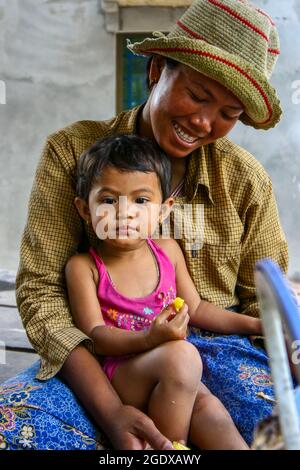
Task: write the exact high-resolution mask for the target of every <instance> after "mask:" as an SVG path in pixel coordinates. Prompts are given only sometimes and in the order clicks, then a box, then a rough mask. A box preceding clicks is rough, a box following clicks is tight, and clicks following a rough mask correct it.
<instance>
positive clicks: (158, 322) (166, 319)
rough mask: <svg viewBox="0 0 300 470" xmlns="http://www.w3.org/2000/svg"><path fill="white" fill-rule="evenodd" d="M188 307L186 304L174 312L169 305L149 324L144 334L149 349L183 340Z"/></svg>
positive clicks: (185, 332)
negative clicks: (168, 342)
mask: <svg viewBox="0 0 300 470" xmlns="http://www.w3.org/2000/svg"><path fill="white" fill-rule="evenodd" d="M189 319H190V317H189V314H188V307H187V305H186V304H184V305H183V307H182V308H181V309H180V310H179V312H178V313H175V312H174V308H173V307H172V306H171V305H169V306H168V307H167V308H165V309H164V310H163V311H162V312H161V313H160V314H159V315H157V317H155V319H154V320H153V322H152V323H151V326H150V328H149V330H147V332H146V340H147V342H148V345H149V347H150V348H151V349H152V348H155V347H156V346H158V345H159V344H161V343H165V342H167V341H173V340H181V339H185V337H186V336H187V327H188V323H189Z"/></svg>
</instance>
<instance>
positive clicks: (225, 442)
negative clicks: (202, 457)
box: [190, 383, 249, 450]
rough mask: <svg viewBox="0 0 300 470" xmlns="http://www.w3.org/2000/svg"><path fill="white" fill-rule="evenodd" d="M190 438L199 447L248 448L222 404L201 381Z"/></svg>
mask: <svg viewBox="0 0 300 470" xmlns="http://www.w3.org/2000/svg"><path fill="white" fill-rule="evenodd" d="M190 440H191V442H192V443H193V444H195V445H196V446H197V447H200V449H206V450H213V449H215V450H217V449H218V450H249V447H248V446H247V444H246V442H245V441H244V439H243V438H242V436H241V435H240V433H239V432H238V430H237V428H236V427H235V424H234V422H233V421H232V419H231V417H230V415H229V413H228V411H227V410H226V408H225V407H224V405H223V404H222V403H221V402H220V400H219V399H218V398H217V397H215V396H214V395H213V394H212V393H211V392H210V391H209V390H208V388H207V387H206V386H205V385H204V384H202V383H201V384H200V386H199V390H198V394H197V397H196V400H195V404H194V409H193V413H192V419H191V427H190Z"/></svg>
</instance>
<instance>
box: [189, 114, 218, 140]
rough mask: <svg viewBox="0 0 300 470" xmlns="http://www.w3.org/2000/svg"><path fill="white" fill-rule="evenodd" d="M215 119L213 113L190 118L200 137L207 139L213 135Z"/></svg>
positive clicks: (194, 115)
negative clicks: (209, 135)
mask: <svg viewBox="0 0 300 470" xmlns="http://www.w3.org/2000/svg"><path fill="white" fill-rule="evenodd" d="M213 121H214V117H213V115H212V113H201V114H200V113H197V114H193V115H192V116H191V117H190V124H191V127H192V129H194V130H195V132H196V133H197V135H198V136H199V137H206V136H207V135H208V134H210V133H211V130H212V125H213Z"/></svg>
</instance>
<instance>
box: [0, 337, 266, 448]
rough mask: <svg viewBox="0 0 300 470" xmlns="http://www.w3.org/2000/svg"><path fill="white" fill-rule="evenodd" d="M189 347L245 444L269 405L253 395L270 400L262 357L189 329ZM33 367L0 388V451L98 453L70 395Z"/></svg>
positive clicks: (98, 442) (239, 343)
mask: <svg viewBox="0 0 300 470" xmlns="http://www.w3.org/2000/svg"><path fill="white" fill-rule="evenodd" d="M188 341H190V342H191V343H192V344H194V345H195V346H196V347H197V348H198V350H199V352H200V354H201V357H202V360H203V364H204V373H203V374H204V375H203V382H204V383H205V384H206V385H207V387H208V388H209V389H210V390H211V391H212V393H214V394H215V395H216V396H218V397H219V398H220V399H221V400H222V402H223V403H224V405H225V407H226V408H227V409H228V411H229V412H230V414H231V416H232V417H233V420H234V421H235V423H236V425H237V426H238V428H239V430H240V432H241V433H242V435H243V436H244V438H245V440H246V441H247V442H248V443H250V442H251V440H252V434H253V429H254V427H255V425H256V423H257V422H258V421H260V420H261V419H262V418H264V417H266V416H268V415H269V414H270V413H271V410H272V406H271V405H270V404H269V403H267V402H266V401H264V400H262V399H261V398H258V397H257V393H258V392H260V391H262V392H264V393H266V394H267V395H271V396H273V391H272V384H271V378H270V370H269V367H268V361H267V356H266V354H265V352H264V350H262V349H258V348H255V347H253V346H252V344H251V342H250V341H249V339H248V338H247V337H244V336H237V335H230V336H218V335H215V334H212V333H205V332H202V333H201V334H200V333H199V330H197V329H196V328H192V329H191V331H190V335H189V337H188ZM38 367H39V363H38V362H37V363H35V364H34V365H33V366H32V367H30V368H29V369H26V370H25V371H23V372H22V373H21V374H19V375H18V376H17V377H14V378H11V379H9V380H8V381H6V382H5V383H4V384H2V386H0V449H40V450H42V449H57V450H73V449H82V450H86V449H100V448H102V444H104V445H105V446H107V444H108V443H107V442H106V443H105V442H104V438H103V435H101V434H100V432H99V431H97V429H96V427H95V426H94V424H93V423H92V421H91V420H90V418H89V417H88V415H87V414H86V413H85V411H84V410H83V408H82V406H81V405H80V404H79V402H78V400H77V399H76V397H75V396H74V394H73V393H72V392H71V390H70V389H69V388H68V387H67V386H66V385H65V384H64V383H63V382H62V381H61V380H60V379H59V378H57V377H55V378H53V379H50V380H48V381H47V382H41V381H39V380H36V379H35V378H34V377H35V375H36V372H37V370H38Z"/></svg>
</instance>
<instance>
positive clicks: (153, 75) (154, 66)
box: [149, 55, 165, 89]
mask: <svg viewBox="0 0 300 470" xmlns="http://www.w3.org/2000/svg"><path fill="white" fill-rule="evenodd" d="M164 65H165V60H164V58H163V57H162V56H159V55H156V56H154V57H153V59H152V61H151V65H150V70H149V85H150V89H151V88H152V87H153V85H155V83H157V82H158V80H159V78H160V76H161V72H162V69H163V68H164Z"/></svg>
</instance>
